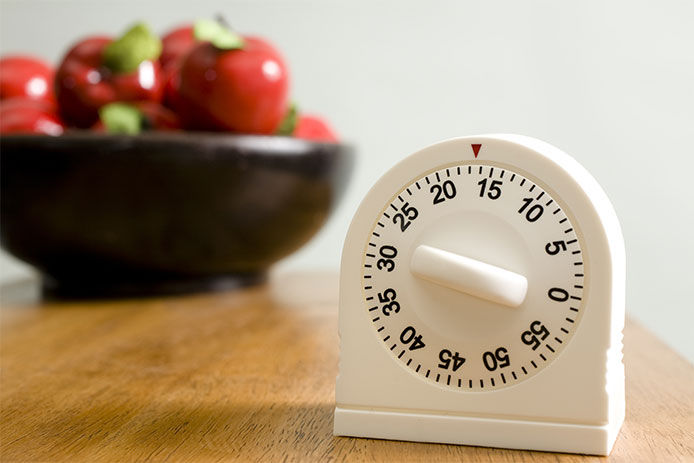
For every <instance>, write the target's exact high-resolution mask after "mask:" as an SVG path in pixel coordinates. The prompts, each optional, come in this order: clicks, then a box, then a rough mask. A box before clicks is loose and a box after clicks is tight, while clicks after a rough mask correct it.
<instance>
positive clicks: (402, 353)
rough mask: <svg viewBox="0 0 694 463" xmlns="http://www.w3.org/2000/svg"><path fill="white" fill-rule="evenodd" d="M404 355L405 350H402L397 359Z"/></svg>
mask: <svg viewBox="0 0 694 463" xmlns="http://www.w3.org/2000/svg"><path fill="white" fill-rule="evenodd" d="M403 355H405V350H404V349H403V350H402V352H400V355H398V358H399V359H400V358H402V356H403Z"/></svg>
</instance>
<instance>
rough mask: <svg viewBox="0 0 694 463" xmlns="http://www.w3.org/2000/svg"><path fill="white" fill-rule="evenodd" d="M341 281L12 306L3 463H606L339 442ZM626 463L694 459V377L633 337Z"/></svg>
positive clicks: (294, 280)
mask: <svg viewBox="0 0 694 463" xmlns="http://www.w3.org/2000/svg"><path fill="white" fill-rule="evenodd" d="M337 291H338V287H337V277H336V275H334V274H291V275H284V276H279V277H275V278H273V279H272V280H271V283H270V284H268V285H266V286H263V287H258V288H254V289H249V290H243V291H237V292H224V293H215V294H204V295H193V296H185V297H172V298H156V299H142V300H125V301H89V302H43V303H36V304H31V305H12V304H4V307H3V308H2V318H1V332H0V334H1V346H0V347H1V351H0V354H1V357H0V367H1V369H2V370H1V376H0V401H1V402H0V406H1V415H0V460H1V461H2V462H13V461H31V462H34V461H70V462H75V461H89V462H102V461H103V462H116V461H144V460H149V461H191V462H192V461H268V462H276V461H427V462H430V461H453V460H456V461H469V462H478V461H480V462H482V461H484V462H489V461H501V462H535V461H538V462H539V461H597V460H603V458H598V457H585V456H579V455H564V454H561V455H560V454H552V453H543V452H525V451H513V450H499V449H488V448H480V447H466V446H454V445H439V444H419V443H410V442H393V441H380V440H371V439H355V438H345V437H333V435H332V421H333V418H332V413H333V406H334V386H335V375H336V374H337V357H338V340H337ZM625 364H626V371H627V419H626V422H625V424H624V427H623V428H622V432H621V434H620V436H619V438H618V439H617V443H616V445H615V448H614V450H613V452H612V455H611V456H610V457H609V459H610V460H614V461H625V462H627V461H628V462H659V461H663V462H665V461H694V367H692V365H691V364H689V363H688V362H686V361H685V360H684V359H682V358H680V357H678V356H677V355H676V354H674V353H673V352H672V351H671V350H670V349H668V348H667V347H665V346H664V345H663V344H662V343H661V342H660V341H658V340H657V339H655V338H654V337H653V336H652V335H651V334H650V333H648V332H647V331H646V330H645V329H644V328H642V327H641V326H639V325H637V324H635V323H633V322H629V323H628V324H627V328H626V331H625Z"/></svg>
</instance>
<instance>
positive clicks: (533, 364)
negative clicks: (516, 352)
mask: <svg viewBox="0 0 694 463" xmlns="http://www.w3.org/2000/svg"><path fill="white" fill-rule="evenodd" d="M540 355H541V354H540ZM530 364H531V365H532V366H533V367H535V368H537V363H535V360H531V361H530Z"/></svg>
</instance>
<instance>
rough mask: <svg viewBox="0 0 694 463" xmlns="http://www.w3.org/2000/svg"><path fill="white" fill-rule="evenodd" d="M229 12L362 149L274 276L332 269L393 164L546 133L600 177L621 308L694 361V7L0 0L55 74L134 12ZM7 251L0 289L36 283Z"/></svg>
mask: <svg viewBox="0 0 694 463" xmlns="http://www.w3.org/2000/svg"><path fill="white" fill-rule="evenodd" d="M218 13H221V14H223V15H224V16H225V18H226V19H227V21H228V22H229V23H230V24H231V25H232V26H233V27H234V28H235V29H237V30H238V31H240V32H242V33H253V34H257V35H260V36H264V37H266V38H268V39H269V40H270V41H272V42H273V43H274V44H275V45H276V46H277V47H278V48H279V49H280V50H281V51H282V52H283V53H284V55H285V58H286V60H287V61H288V63H289V66H290V69H291V88H292V90H291V92H292V95H293V98H294V99H295V100H296V101H298V102H299V104H300V105H301V107H302V108H303V109H305V110H306V111H309V112H317V113H320V114H323V115H325V116H326V117H327V118H328V119H329V120H330V121H331V123H332V125H333V126H334V127H335V128H336V129H337V131H338V132H339V133H340V134H341V136H342V138H343V139H344V140H346V141H349V142H350V143H353V144H354V145H355V146H356V147H357V150H358V161H357V167H356V171H355V173H354V176H353V179H352V183H351V185H350V187H349V190H348V193H347V195H346V197H345V199H344V200H343V202H342V204H341V205H340V207H339V209H338V210H337V212H336V213H335V214H334V215H333V217H332V219H331V220H330V222H329V224H328V225H327V226H326V227H325V228H323V230H322V231H321V232H320V233H319V235H318V236H317V237H316V238H314V239H313V240H312V241H311V242H310V243H309V244H308V245H307V246H305V247H304V248H303V249H301V250H300V251H299V252H297V253H295V254H294V255H292V256H290V257H289V258H287V259H285V260H284V261H282V262H281V263H280V264H279V265H278V267H277V268H276V269H275V271H276V272H284V271H295V270H306V269H310V270H315V269H329V270H331V271H337V270H338V268H339V262H340V251H341V247H342V242H343V239H344V236H345V233H346V231H347V227H348V225H349V221H350V219H351V217H352V215H353V213H354V211H355V210H356V208H357V206H358V204H359V201H360V200H361V198H362V197H363V195H364V194H365V193H366V191H367V190H368V189H369V187H370V186H371V185H372V184H373V182H374V181H376V180H377V179H378V178H379V177H380V176H381V175H382V174H383V173H384V172H385V171H386V170H387V169H388V168H389V167H391V166H392V165H393V164H394V163H396V162H397V161H398V160H399V159H401V158H403V157H404V156H407V155H408V154H410V153H412V152H414V151H416V150H418V149H420V148H422V147H424V146H426V145H428V144H431V143H433V142H436V141H439V140H442V139H445V138H450V137H454V136H461V135H472V134H481V133H493V132H514V133H521V134H526V135H531V136H534V137H537V138H540V139H543V140H546V141H548V142H550V143H552V144H554V145H556V146H558V147H560V148H562V149H563V150H565V151H566V152H568V153H569V154H571V155H572V156H574V157H575V158H577V159H578V160H579V162H581V163H582V164H583V165H584V166H585V167H586V168H587V169H588V170H589V171H590V172H591V173H592V174H593V175H594V176H595V177H596V178H597V180H598V181H599V182H600V184H601V185H602V186H603V188H604V189H605V190H606V192H607V194H608V196H609V197H610V198H611V200H612V202H613V204H614V206H615V208H616V210H617V214H618V216H619V218H620V220H621V224H622V228H623V231H624V236H625V240H626V247H627V311H628V314H629V315H631V316H632V317H634V318H636V319H637V320H639V321H641V322H642V323H644V324H645V325H646V326H648V328H650V329H651V330H653V331H654V332H655V333H656V334H657V335H658V336H659V337H660V338H661V339H662V340H663V341H664V342H666V343H667V344H669V345H670V346H671V347H673V348H674V349H675V350H677V351H678V352H680V353H681V354H682V355H684V356H685V357H687V358H688V359H689V360H690V361H694V339H693V337H692V336H691V334H690V331H691V328H690V327H691V326H692V325H693V324H694V303H693V302H692V296H691V294H690V291H691V287H692V284H693V283H694V277H693V274H694V272H693V271H692V266H691V265H692V262H694V250H693V249H694V246H693V245H692V236H693V232H692V226H694V205H693V204H694V192H693V190H692V183H693V182H692V180H691V177H692V172H693V171H694V161H693V160H692V159H693V157H694V142H693V141H692V134H693V132H694V52H693V51H694V27H692V20H693V19H694V3H692V2H687V1H684V0H682V1H676V0H665V1H661V2H647V1H613V2H601V1H588V2H553V1H549V0H547V1H525V2H512V1H508V2H467V1H455V2H454V1H449V2H447V1H438V2H414V1H399V2H373V1H366V0H352V1H349V2H333V1H322V0H320V1H319V0H316V1H292V2H288V1H257V0H253V1H251V0H248V1H229V0H227V1H224V2H221V1H217V2H214V1H205V0H196V1H194V2H165V1H157V2H143V1H122V0H120V1H32V0H18V1H7V0H2V2H1V3H0V53H2V54H6V53H10V52H22V53H30V54H35V55H38V56H40V57H43V58H45V59H47V60H49V61H51V62H52V63H54V64H57V63H58V61H59V60H60V59H61V57H62V55H63V53H64V52H65V51H66V50H67V48H68V47H69V46H70V45H71V44H72V43H74V42H75V41H76V40H77V39H79V38H81V37H82V36H85V35H90V34H100V33H103V34H107V35H114V36H117V35H120V34H121V33H122V32H123V31H124V30H125V29H126V28H127V27H128V26H129V25H130V24H131V23H133V22H134V21H135V20H139V19H141V20H145V21H147V22H148V23H149V24H150V25H151V26H152V28H153V29H154V30H155V31H157V32H159V33H164V32H166V31H167V30H169V29H171V28H173V27H175V26H177V25H179V24H181V23H186V22H190V21H192V20H194V19H197V18H204V17H212V16H214V15H216V14H218ZM31 277H32V273H31V269H29V268H28V267H26V266H23V265H22V264H21V263H19V262H17V261H16V260H14V259H12V258H11V257H9V256H8V255H7V254H5V253H3V254H2V255H1V256H0V282H2V283H4V284H7V283H9V282H12V281H16V280H19V279H26V278H31Z"/></svg>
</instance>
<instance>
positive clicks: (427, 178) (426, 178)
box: [424, 177, 431, 185]
mask: <svg viewBox="0 0 694 463" xmlns="http://www.w3.org/2000/svg"><path fill="white" fill-rule="evenodd" d="M424 180H426V182H427V185H429V184H430V183H431V182H430V181H429V177H424Z"/></svg>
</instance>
